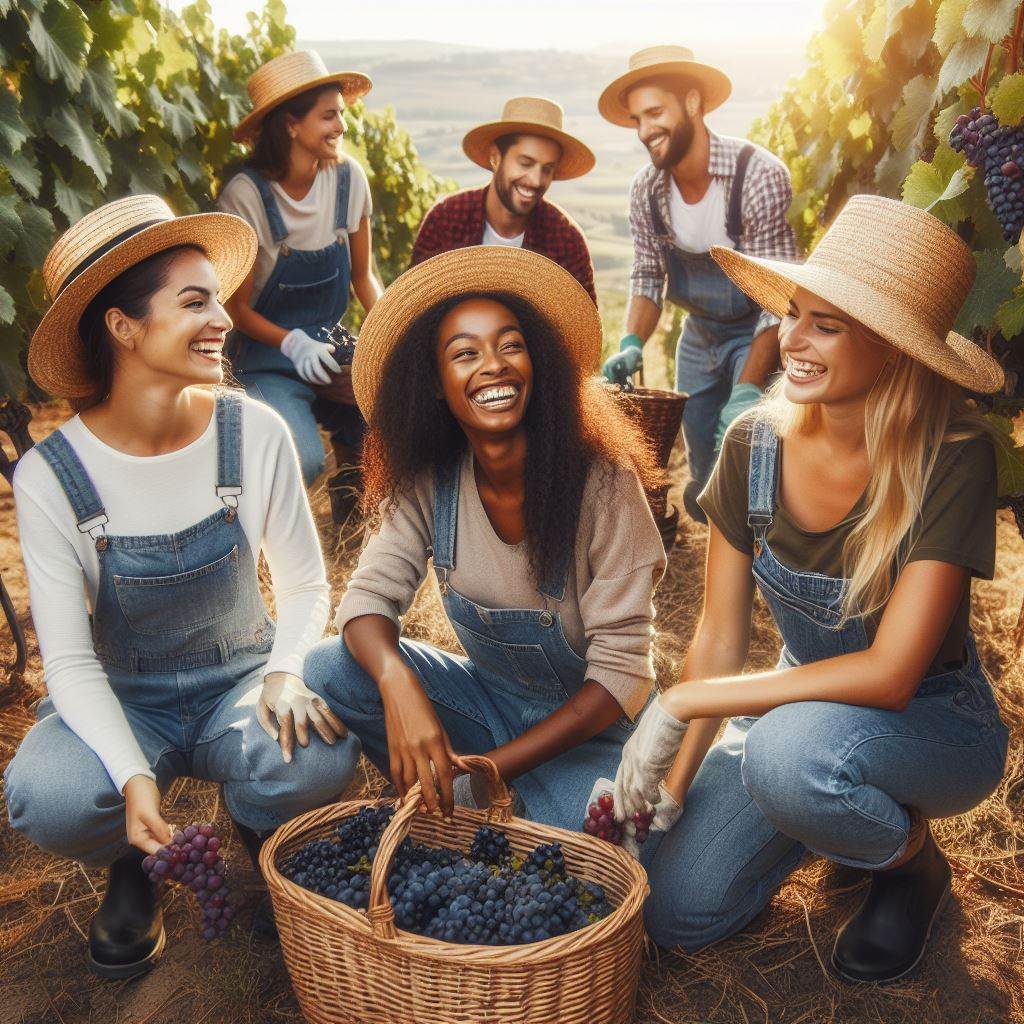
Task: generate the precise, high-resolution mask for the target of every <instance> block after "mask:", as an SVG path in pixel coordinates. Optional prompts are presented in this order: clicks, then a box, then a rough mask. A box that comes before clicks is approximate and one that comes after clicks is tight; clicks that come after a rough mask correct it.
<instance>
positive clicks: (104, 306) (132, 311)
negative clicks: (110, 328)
mask: <svg viewBox="0 0 1024 1024" xmlns="http://www.w3.org/2000/svg"><path fill="white" fill-rule="evenodd" d="M190 249H191V250H193V251H195V252H201V253H202V254H203V255H204V256H205V255H206V251H205V250H204V249H203V248H202V246H199V245H176V246H174V247H173V248H171V249H164V250H162V251H161V252H158V253H155V254H154V255H153V256H149V257H147V258H146V259H144V260H140V261H139V262H138V263H136V264H135V266H133V267H129V268H128V269H127V270H126V271H124V272H123V273H121V274H119V275H118V276H117V277H115V278H114V280H113V281H111V282H110V283H109V284H107V285H106V286H105V287H104V288H103V290H102V291H101V292H100V293H99V294H98V295H97V296H96V298H94V299H93V300H92V302H90V303H89V305H88V306H86V307H85V311H84V312H83V313H82V315H81V316H80V317H79V319H78V337H79V338H80V339H81V342H82V351H83V355H84V357H85V359H84V361H85V368H86V372H87V373H88V375H89V381H90V383H91V384H92V385H93V391H92V394H91V395H88V396H87V397H85V398H78V399H75V400H74V402H73V403H72V404H73V405H74V407H75V410H76V411H77V412H81V410H83V409H88V408H89V407H90V406H93V405H96V404H98V403H99V402H102V401H103V399H104V398H106V397H107V395H109V394H110V387H111V385H112V383H113V380H114V346H113V342H112V341H111V340H110V335H109V334H108V333H107V325H106V323H105V320H104V318H105V317H106V315H107V312H108V311H109V310H111V309H119V310H121V312H122V313H124V315H125V316H129V317H131V318H132V319H133V320H141V319H142V318H143V317H146V316H148V315H149V307H150V302H151V301H152V298H153V296H154V295H155V294H156V293H157V292H158V291H160V289H161V288H163V286H164V285H165V284H166V283H167V275H168V274H169V273H170V269H171V264H172V263H173V262H174V261H175V259H176V258H177V257H178V256H180V255H181V254H182V253H183V252H186V251H188V250H190Z"/></svg>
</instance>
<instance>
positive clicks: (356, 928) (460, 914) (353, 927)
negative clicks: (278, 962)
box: [260, 756, 648, 1024]
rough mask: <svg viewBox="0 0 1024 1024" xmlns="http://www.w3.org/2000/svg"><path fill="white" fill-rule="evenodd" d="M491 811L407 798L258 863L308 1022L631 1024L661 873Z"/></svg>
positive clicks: (305, 826)
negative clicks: (652, 883) (656, 876)
mask: <svg viewBox="0 0 1024 1024" xmlns="http://www.w3.org/2000/svg"><path fill="white" fill-rule="evenodd" d="M462 761H463V763H464V765H465V766H466V768H468V769H469V770H471V771H475V772H481V773H484V774H485V775H486V777H487V779H488V785H489V790H490V798H491V799H490V807H489V808H488V810H486V811H479V810H470V809H467V808H462V807H457V808H456V809H455V813H454V816H453V818H452V819H450V820H447V821H446V820H443V819H442V818H441V817H439V816H438V815H435V814H428V813H426V812H425V811H424V810H423V808H422V807H421V801H420V798H419V786H418V785H416V786H414V787H413V788H412V789H411V790H410V791H409V793H408V794H407V796H406V798H405V801H404V802H402V803H401V804H398V805H392V804H390V803H388V802H377V803H374V802H370V801H353V802H345V803H339V804H334V805H332V806H329V807H323V808H320V809H319V810H316V811H312V812H310V813H309V814H304V815H302V816H301V817H298V818H296V819H294V820H293V821H290V822H288V823H287V824H286V825H283V826H282V827H281V828H279V829H278V830H277V832H275V833H274V835H273V836H272V837H271V838H270V839H269V840H268V841H267V843H266V844H265V845H264V847H263V850H262V851H261V854H260V867H261V869H262V871H263V874H264V876H265V877H266V880H267V885H268V888H269V890H270V894H271V898H272V900H273V905H274V915H275V917H276V919H277V927H278V931H279V933H280V937H281V948H282V950H283V952H284V959H285V963H286V964H287V966H288V972H289V974H290V976H291V981H292V987H293V988H294V990H295V994H296V997H297V998H298V1001H299V1006H300V1007H301V1009H302V1013H303V1015H304V1016H305V1018H306V1020H307V1021H309V1022H310V1024H355V1022H358V1024H395V1022H413V1021H424V1022H428V1021H429V1022H430V1024H456V1022H458V1024H465V1022H470V1021H472V1022H473V1024H515V1022H521V1024H526V1022H529V1024H548V1022H550V1024H554V1022H558V1024H577V1022H578V1024H584V1022H586V1024H605V1022H609V1024H611V1022H625V1021H628V1020H630V1019H631V1016H632V1013H633V1004H634V1001H635V997H636V986H637V979H638V976H639V971H640V956H641V951H642V948H643V920H642V916H641V910H642V907H643V902H644V899H645V897H646V896H647V892H648V888H647V876H646V874H645V873H644V870H643V868H642V867H641V866H640V864H639V863H638V862H637V861H636V860H635V859H634V858H632V857H631V856H629V854H627V853H626V852H625V851H624V850H622V849H620V848H619V847H616V846H613V845H612V844H610V843H608V842H605V841H603V840H601V839H599V838H597V837H595V836H591V835H588V834H586V833H584V832H569V831H566V830H564V829H558V828H552V827H549V826H546V825H541V824H538V823H536V822H531V821H525V820H523V819H520V818H514V817H512V813H511V803H512V801H511V797H510V796H509V792H508V789H507V787H506V786H505V784H504V783H503V782H502V780H501V778H500V776H499V775H498V773H497V770H496V769H495V767H494V764H493V763H492V762H491V761H489V760H488V759H487V758H483V757H475V756H474V757H470V756H467V757H464V758H462Z"/></svg>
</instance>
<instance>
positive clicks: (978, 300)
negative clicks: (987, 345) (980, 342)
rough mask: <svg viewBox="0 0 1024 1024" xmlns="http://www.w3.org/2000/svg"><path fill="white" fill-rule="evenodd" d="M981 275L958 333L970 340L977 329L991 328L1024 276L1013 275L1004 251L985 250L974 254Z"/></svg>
mask: <svg viewBox="0 0 1024 1024" xmlns="http://www.w3.org/2000/svg"><path fill="white" fill-rule="evenodd" d="M974 262H975V264H976V265H977V268H978V273H977V276H976V277H975V279H974V287H973V288H972V289H971V292H970V294H969V295H968V296H967V300H966V301H965V302H964V305H963V309H961V310H960V316H959V317H958V318H957V321H956V326H955V328H954V329H955V330H956V331H958V332H959V333H960V334H962V335H964V336H965V337H968V338H969V337H970V336H971V334H972V332H973V331H974V328H975V327H988V325H989V324H991V323H992V322H993V318H994V317H995V314H996V310H997V309H999V307H1000V306H1001V305H1002V304H1003V303H1004V302H1006V300H1007V299H1009V298H1010V297H1011V296H1012V295H1013V293H1014V289H1015V288H1016V287H1017V286H1018V285H1019V284H1020V275H1018V274H1015V273H1013V271H1011V270H1010V269H1009V268H1008V267H1007V266H1006V263H1005V262H1004V261H1003V251H1002V249H985V250H983V251H982V252H976V253H975V254H974Z"/></svg>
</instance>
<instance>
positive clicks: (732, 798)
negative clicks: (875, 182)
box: [616, 196, 1007, 981]
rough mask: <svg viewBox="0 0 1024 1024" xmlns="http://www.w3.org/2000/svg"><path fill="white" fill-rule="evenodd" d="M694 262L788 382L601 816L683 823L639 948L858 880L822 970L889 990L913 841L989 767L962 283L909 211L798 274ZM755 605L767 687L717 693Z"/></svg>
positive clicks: (943, 891) (1000, 732) (863, 221)
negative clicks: (749, 308) (812, 866)
mask: <svg viewBox="0 0 1024 1024" xmlns="http://www.w3.org/2000/svg"><path fill="white" fill-rule="evenodd" d="M713 255H714V257H715V259H716V260H718V261H719V263H720V264H721V266H722V268H723V269H724V270H725V272H726V273H727V274H728V275H729V276H730V278H731V279H732V280H733V281H735V283H736V284H737V285H738V286H739V287H740V288H742V289H743V291H744V292H746V293H747V294H748V295H749V296H750V297H751V298H752V299H753V300H754V301H755V302H756V303H757V304H758V305H759V306H761V307H763V308H764V309H767V310H769V311H770V312H772V313H774V314H776V315H777V316H779V317H781V318H782V322H781V326H780V330H779V335H780V339H781V348H782V355H783V359H784V362H785V364H786V373H785V375H784V377H783V378H782V379H781V380H780V381H779V383H777V384H776V385H775V386H774V387H773V389H772V390H771V392H770V393H769V395H768V397H767V399H766V400H765V401H764V402H763V403H762V404H761V405H760V406H759V407H756V408H755V409H754V410H752V411H751V412H749V413H747V414H745V415H744V416H743V417H742V418H741V419H740V420H738V421H737V423H736V424H735V425H734V426H733V427H732V428H731V429H730V431H729V433H728V434H727V436H726V441H725V444H724V447H723V450H722V455H721V458H720V459H719V461H718V463H717V465H716V467H715V470H714V473H713V475H712V477H711V480H710V481H709V483H708V486H707V488H706V490H705V491H704V493H703V494H702V495H701V498H700V501H701V505H702V507H703V508H704V510H705V511H706V512H707V515H708V518H709V520H710V523H711V538H710V544H709V549H708V562H707V573H706V580H707V589H706V593H705V598H704V611H703V615H702V617H701V620H700V624H699V626H698V628H697V632H696V635H695V637H694V640H693V642H692V644H691V646H690V651H689V654H688V656H687V659H686V662H685V665H684V668H683V679H684V682H683V683H681V684H680V685H678V686H676V687H673V688H672V689H671V690H669V691H667V692H666V693H664V694H662V695H661V697H660V699H659V700H658V701H656V702H655V703H653V704H652V705H651V708H650V709H649V711H648V712H647V713H646V714H645V716H644V718H643V719H642V721H641V723H640V725H639V726H638V728H637V730H636V733H635V735H634V738H633V739H632V740H631V741H630V742H629V743H628V744H627V746H626V750H625V752H624V755H623V759H622V764H621V766H620V768H619V773H618V776H617V779H616V797H617V799H616V810H617V812H618V813H629V812H630V811H631V810H632V809H634V808H636V807H639V806H642V805H643V804H644V803H647V802H660V801H659V797H660V800H661V801H668V802H671V801H675V802H677V803H679V804H682V805H683V814H682V818H681V819H680V820H679V822H678V824H676V826H675V827H674V829H673V830H672V831H671V832H670V833H669V834H668V835H667V836H666V837H665V838H664V841H663V842H662V843H661V845H660V847H658V848H657V849H656V850H653V849H652V850H651V851H650V853H648V856H651V861H650V878H651V885H652V889H653V891H654V894H655V898H653V899H652V900H651V901H650V902H649V903H648V908H647V923H648V927H649V929H650V931H651V933H652V934H653V936H654V938H655V939H656V940H657V941H658V942H659V943H663V944H665V945H676V944H681V945H682V946H684V947H686V948H687V949H691V950H692V949H697V948H700V947H702V946H705V945H707V944H708V943H710V942H713V941H715V940H717V939H720V938H722V937H724V936H726V935H729V934H731V933H733V932H735V931H737V930H738V929H740V928H742V927H743V926H744V925H745V924H747V922H749V921H750V920H751V918H753V917H754V915H755V914H757V913H758V911H760V910H761V909H762V908H763V907H764V906H765V904H766V903H767V902H768V900H769V899H770V898H771V895H772V893H773V892H774V891H775V890H776V889H777V888H778V887H779V885H780V884H781V883H782V881H783V879H784V878H785V877H786V875H787V874H788V873H789V872H790V871H792V869H793V868H794V867H795V866H796V865H797V863H798V862H799V861H800V860H801V858H802V856H803V855H804V853H805V851H807V850H809V851H811V852H813V853H816V854H818V855H820V856H823V857H826V858H828V859H829V860H832V861H835V862H837V863H840V864H845V865H848V866H852V867H857V868H863V869H865V870H867V871H869V872H870V873H871V884H870V887H869V889H868V894H867V897H866V899H865V900H864V903H863V905H862V906H861V907H860V909H859V910H858V911H857V913H856V914H855V915H854V916H853V917H852V918H851V919H850V920H849V921H847V923H846V924H845V925H844V926H843V928H842V930H841V931H840V933H839V936H838V938H837V940H836V943H835V947H834V950H833V953H832V965H833V968H834V970H835V971H836V972H837V973H838V974H839V975H840V976H842V977H844V978H846V979H848V980H853V981H891V980H893V979H895V978H898V977H901V976H902V975H904V974H906V973H907V972H908V971H910V970H911V969H913V967H914V966H915V965H916V964H917V962H918V961H919V960H920V958H921V956H922V954H923V952H924V948H925V944H926V942H927V938H928V934H929V931H930V929H931V927H932V924H933V921H934V919H935V916H936V914H937V912H938V909H939V907H940V906H941V904H942V901H943V899H944V898H945V897H946V895H947V894H948V892H949V885H950V876H951V872H950V868H949V865H948V863H947V862H946V860H945V858H944V857H943V855H942V853H941V851H940V850H939V848H938V847H937V846H936V843H935V840H934V839H933V838H932V835H931V831H930V829H929V825H928V821H929V819H931V818H943V817H947V816H950V815H955V814H962V813H964V812H966V811H969V810H970V809H971V808H973V807H975V806H976V805H977V804H978V803H980V802H981V801H982V800H984V799H985V798H986V797H987V796H988V795H989V794H990V793H991V792H992V791H993V790H994V789H995V787H996V786H997V785H998V784H999V781H1000V779H1001V776H1002V773H1003V768H1004V761H1005V756H1006V743H1007V731H1006V728H1005V726H1004V725H1003V724H1002V722H1001V721H1000V718H999V713H998V710H997V707H996V702H995V699H994V697H993V693H992V688H991V685H990V683H989V681H988V679H987V677H986V675H985V671H984V669H983V668H982V665H981V663H980V661H979V660H978V653H977V650H976V649H975V644H974V638H973V636H972V635H971V632H970V628H969V617H970V587H971V578H972V577H973V576H978V577H981V578H986V579H990V578H991V577H992V574H993V565H994V558H995V502H996V468H995V458H994V452H993V441H992V435H991V432H990V431H989V429H988V428H987V425H986V423H985V421H984V420H983V419H982V418H981V417H980V416H979V415H978V414H977V413H975V412H974V411H973V409H972V408H971V407H970V406H968V404H967V403H966V402H965V397H964V391H965V389H966V390H967V391H969V392H994V391H997V390H998V389H999V388H1000V387H1001V385H1002V383H1003V373H1002V368H1001V367H1000V366H999V364H998V363H997V362H996V361H995V360H994V359H992V358H991V356H989V355H988V354H987V353H986V352H984V351H983V350H982V349H980V348H979V347H978V346H976V345H974V344H973V343H971V342H970V341H968V340H967V339H966V338H962V337H961V336H960V335H958V334H956V333H954V332H952V331H951V330H950V328H951V327H952V325H953V322H954V320H955V318H956V316H957V314H958V313H959V310H960V307H961V305H962V304H963V302H964V300H965V298H966V297H967V293H968V292H969V291H970V288H971V284H972V281H973V279H974V262H973V259H972V258H971V254H970V251H969V249H968V248H967V246H966V245H965V244H964V243H963V242H962V241H961V239H960V238H959V237H958V236H957V235H956V234H955V233H954V232H953V231H951V230H950V229H949V228H947V227H946V226H945V225H944V224H942V223H941V222H940V221H938V220H937V219H936V218H935V217H933V216H931V215H930V214H928V213H925V212H924V211H922V210H918V209H915V208H913V207H910V206H905V205H903V204H902V203H899V202H895V201H893V200H890V199H883V198H880V197H876V196H855V197H854V198H852V199H851V200H850V201H849V203H848V204H847V205H846V207H845V208H844V209H843V211H842V212H841V213H840V214H839V216H838V218H837V219H836V221H835V223H834V224H833V225H832V227H831V228H830V230H829V231H828V233H827V234H826V235H825V237H824V238H823V239H822V241H821V243H820V244H819V245H818V247H817V249H816V250H815V251H814V253H813V255H812V256H811V257H810V259H809V260H808V262H807V263H806V264H804V265H792V264H786V263H782V262H776V261H772V260H765V259H757V258H754V257H750V256H746V255H744V254H742V253H738V252H736V251H734V250H727V249H722V248H716V249H714V250H713ZM755 583H756V585H757V588H758V589H759V590H760V592H761V595H762V596H763V598H764V600H765V602H766V603H767V605H768V607H769V609H770V611H771V613H772V616H773V618H774V619H775V623H776V625H777V626H778V628H779V631H780V633H781V634H782V639H783V644H784V646H783V649H782V655H781V659H780V661H779V665H778V667H777V668H776V669H775V670H774V671H770V672H761V673H757V674H754V675H738V673H739V672H740V671H741V669H742V668H743V665H744V662H745V660H746V657H747V654H748V647H749V640H750V613H751V602H752V599H753V593H754V584H755ZM723 718H728V719H729V723H728V725H727V727H726V731H725V734H724V736H723V738H722V739H721V741H720V742H718V743H717V744H715V745H714V746H713V747H711V749H710V751H709V749H708V748H709V746H710V744H711V743H712V741H713V739H714V737H715V735H716V732H717V729H718V726H719V724H720V722H721V720H722V719H723ZM688 723H690V725H689V728H687V725H688ZM684 737H685V738H684ZM680 743H681V747H680ZM677 750H678V752H679V753H678V757H676V756H675V755H676V752H677ZM673 760H674V766H673ZM670 769H671V770H670ZM666 773H668V774H667V778H666V779H665V781H664V783H662V779H663V777H664V776H665V775H666ZM659 784H660V785H661V789H660V791H659ZM645 853H647V851H645Z"/></svg>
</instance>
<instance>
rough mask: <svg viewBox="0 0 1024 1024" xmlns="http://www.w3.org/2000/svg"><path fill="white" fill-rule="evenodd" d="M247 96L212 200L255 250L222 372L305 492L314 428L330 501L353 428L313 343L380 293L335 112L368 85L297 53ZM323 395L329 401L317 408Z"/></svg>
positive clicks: (359, 173)
mask: <svg viewBox="0 0 1024 1024" xmlns="http://www.w3.org/2000/svg"><path fill="white" fill-rule="evenodd" d="M248 89H249V95H250V97H251V98H252V102H253V109H252V111H251V112H250V113H249V114H248V116H246V117H245V118H244V119H243V120H242V122H241V123H240V124H239V125H238V127H237V128H236V129H235V138H236V139H238V140H239V141H243V142H250V143H251V144H252V156H251V157H250V159H249V161H248V163H247V164H246V165H245V166H244V167H243V168H242V170H241V172H240V173H238V174H236V175H235V176H234V177H233V178H232V179H231V180H230V181H229V182H228V183H227V185H226V186H225V187H224V190H223V192H222V193H221V196H220V198H219V200H218V206H219V207H220V209H221V210H223V211H224V212H226V213H234V214H237V215H238V216H239V217H242V218H243V219H244V220H245V221H247V222H248V223H249V224H251V225H252V227H253V229H254V230H255V232H256V237H257V239H258V241H259V248H258V249H257V253H256V262H255V264H254V266H253V269H252V272H251V273H250V274H248V275H247V276H246V279H245V280H244V281H243V282H242V284H241V285H240V286H239V288H238V291H237V292H236V293H235V295H234V297H233V299H232V300H231V304H230V312H231V315H232V317H233V318H234V321H235V325H236V327H237V332H236V335H235V337H234V339H233V348H232V361H233V369H234V372H235V374H236V376H237V377H238V380H239V381H240V382H241V384H242V385H243V387H244V388H245V389H246V391H247V392H248V393H249V394H250V395H252V396H253V397H255V398H259V399H262V400H263V401H265V402H267V403H268V404H269V405H271V406H273V407H274V408H275V409H276V410H277V411H278V412H279V413H280V414H281V415H282V416H283V417H284V420H285V422H286V423H287V424H288V426H289V428H290V429H291V432H292V436H293V437H294V438H295V445H296V447H297V448H298V451H299V462H300V464H301V465H302V475H303V479H304V480H305V481H306V483H307V484H311V483H312V482H313V481H314V480H315V479H316V477H317V476H319V475H320V473H321V472H322V470H323V468H324V450H323V444H322V442H321V440H320V435H319V433H318V430H317V421H318V420H319V421H320V422H321V423H323V425H324V426H325V427H326V428H327V429H328V430H329V431H330V433H331V438H332V441H333V444H334V449H335V456H336V462H337V468H338V470H339V474H340V478H339V479H336V480H335V481H334V484H335V485H336V489H337V488H338V487H341V486H342V485H344V486H346V487H347V488H348V490H349V492H351V493H352V494H354V493H355V492H354V491H353V490H352V486H353V484H354V483H355V482H357V480H358V476H357V473H356V471H355V470H354V469H353V466H354V465H355V464H357V463H358V461H359V449H360V447H361V445H362V435H363V429H364V426H363V422H362V418H361V417H360V415H359V410H358V409H357V408H356V407H355V402H354V399H353V398H352V396H351V388H350V381H349V378H348V376H347V373H348V370H347V368H345V370H344V371H343V370H342V367H341V366H340V365H339V364H338V362H337V361H336V360H335V359H334V356H333V355H332V353H331V349H330V348H329V347H328V345H327V344H326V342H325V339H324V337H323V333H324V331H325V330H326V329H329V328H331V327H333V326H334V325H335V324H337V323H338V321H340V320H341V318H342V317H343V316H344V315H345V311H346V310H347V309H348V302H349V292H350V289H351V290H354V291H355V294H356V296H357V298H358V299H359V301H360V302H361V303H362V305H363V308H364V309H365V310H367V311H369V310H370V309H371V308H372V307H373V304H374V303H375V302H376V301H377V297H378V296H379V295H380V292H381V286H380V284H379V282H378V281H377V279H376V278H375V277H374V274H373V269H372V252H373V246H372V238H371V229H370V212H371V202H370V186H369V183H368V182H367V180H366V173H365V171H363V169H362V167H360V165H359V164H358V163H357V162H356V161H355V160H353V159H352V158H351V157H349V156H346V155H345V154H344V153H343V152H342V150H341V141H342V138H343V136H344V132H345V106H346V104H348V103H351V102H353V101H354V100H356V99H358V98H359V97H360V96H364V95H366V93H368V92H369V91H370V80H369V78H367V77H366V76H365V75H363V74H359V73H358V72H354V71H339V72H336V73H330V72H328V70H327V68H326V67H325V66H324V63H323V61H322V60H321V59H320V55H319V54H317V53H315V52H313V51H311V50H299V51H297V52H295V53H287V54H284V55H282V56H280V57H275V58H274V59H273V60H271V61H268V62H267V63H266V64H264V65H263V67H261V68H260V69H259V70H257V71H256V72H255V74H253V76H252V77H251V78H250V79H249V83H248ZM332 384H334V385H335V387H333V388H332V389H331V390H330V391H329V392H328V397H319V396H318V394H317V389H319V388H323V387H325V386H330V385H332ZM346 467H347V468H346ZM339 514H340V513H339V510H337V509H336V516H335V517H336V518H338V517H339Z"/></svg>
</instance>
